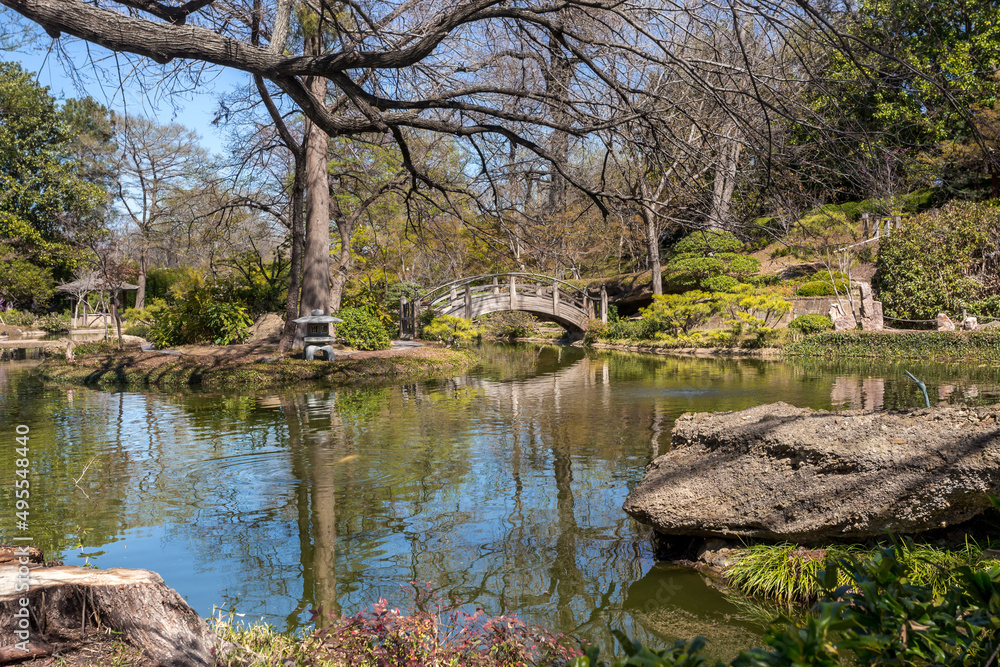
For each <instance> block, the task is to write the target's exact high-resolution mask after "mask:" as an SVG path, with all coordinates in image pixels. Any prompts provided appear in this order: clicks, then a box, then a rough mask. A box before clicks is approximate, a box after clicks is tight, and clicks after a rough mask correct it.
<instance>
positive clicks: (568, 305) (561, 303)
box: [399, 273, 608, 339]
mask: <svg viewBox="0 0 1000 667" xmlns="http://www.w3.org/2000/svg"><path fill="white" fill-rule="evenodd" d="M399 308H400V313H399V314H400V317H399V320H400V337H401V338H404V339H405V338H411V337H413V336H415V335H416V326H415V324H416V322H417V321H418V320H419V318H420V313H421V312H423V311H425V310H432V311H434V312H435V313H439V314H444V315H453V316H457V317H465V318H469V319H472V318H473V317H479V316H480V315H486V314H488V313H496V312H500V311H513V310H520V311H524V312H526V313H531V314H532V315H537V316H538V317H540V318H542V319H546V320H551V321H553V322H556V323H557V324H560V325H562V326H563V327H564V328H565V329H567V330H568V331H586V330H587V327H588V326H589V322H590V320H591V319H594V318H595V317H598V316H599V317H600V318H601V321H603V322H607V321H608V295H607V292H606V291H605V290H604V289H603V288H602V289H601V298H600V299H595V298H593V297H591V296H590V295H588V294H587V292H586V291H585V290H583V289H580V288H579V287H577V286H575V285H573V284H571V283H568V282H566V281H565V280H559V279H558V278H551V277H549V276H542V275H538V274H534V273H493V274H489V275H482V276H472V277H471V278H460V279H458V280H453V281H452V282H450V283H445V284H444V285H440V286H438V287H435V288H434V289H432V290H430V291H429V292H427V293H426V294H424V295H423V296H421V297H420V298H418V299H416V300H414V301H413V302H412V303H408V302H407V301H406V299H405V298H403V299H401V300H400V304H399ZM595 308H599V310H597V311H596V312H595Z"/></svg>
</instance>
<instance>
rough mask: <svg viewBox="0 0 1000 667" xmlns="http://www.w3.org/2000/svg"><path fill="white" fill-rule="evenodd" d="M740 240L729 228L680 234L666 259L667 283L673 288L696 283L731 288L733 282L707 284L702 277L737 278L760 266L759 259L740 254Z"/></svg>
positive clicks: (752, 271)
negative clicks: (682, 235)
mask: <svg viewBox="0 0 1000 667" xmlns="http://www.w3.org/2000/svg"><path fill="white" fill-rule="evenodd" d="M743 249H744V247H743V242H742V241H740V240H739V239H738V238H736V237H735V236H734V235H733V234H732V233H730V232H718V231H708V232H694V233H692V234H689V235H687V236H685V237H684V238H682V239H681V240H680V241H678V242H677V244H676V245H675V246H674V248H673V252H674V255H673V257H672V258H671V259H670V260H669V261H668V262H667V265H666V268H667V270H668V271H669V272H670V275H669V278H668V284H669V285H671V286H672V287H675V288H691V287H696V288H700V289H704V290H709V291H724V289H731V286H732V284H733V283H730V282H729V281H725V282H726V283H727V284H728V285H729V287H725V288H724V289H719V287H722V285H718V284H717V285H716V286H715V287H710V286H709V284H706V282H705V281H706V280H712V279H716V278H718V277H721V276H725V277H727V278H730V279H732V280H735V281H737V282H738V281H741V280H744V279H746V278H748V277H749V276H750V275H752V274H754V273H756V272H757V271H758V270H759V269H760V260H758V259H756V258H755V257H751V256H750V255H745V254H741V253H742V251H743Z"/></svg>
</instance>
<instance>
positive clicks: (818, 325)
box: [788, 315, 833, 334]
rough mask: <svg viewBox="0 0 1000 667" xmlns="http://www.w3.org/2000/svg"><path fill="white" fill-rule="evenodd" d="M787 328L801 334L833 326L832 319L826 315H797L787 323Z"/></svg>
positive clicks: (816, 331) (826, 329) (828, 328)
mask: <svg viewBox="0 0 1000 667" xmlns="http://www.w3.org/2000/svg"><path fill="white" fill-rule="evenodd" d="M788 328H789V329H792V330H793V331H798V332H799V333H801V334H813V333H819V332H820V331H829V330H830V329H832V328H833V321H832V320H830V317H829V316H828V315H799V316H798V317H796V318H795V319H794V320H792V321H791V322H789V323H788Z"/></svg>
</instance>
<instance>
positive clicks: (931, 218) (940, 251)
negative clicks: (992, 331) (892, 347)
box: [872, 200, 1000, 320]
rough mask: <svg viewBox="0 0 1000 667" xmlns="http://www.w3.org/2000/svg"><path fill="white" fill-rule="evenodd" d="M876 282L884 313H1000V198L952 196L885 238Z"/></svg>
mask: <svg viewBox="0 0 1000 667" xmlns="http://www.w3.org/2000/svg"><path fill="white" fill-rule="evenodd" d="M880 245H881V250H880V252H879V257H878V262H877V264H876V268H877V270H876V273H875V277H874V278H873V280H872V287H873V288H874V289H875V291H876V293H877V294H878V296H879V298H880V299H881V301H882V306H883V308H884V310H885V314H886V316H888V317H895V318H901V319H909V320H922V319H933V318H934V317H935V316H936V315H937V314H938V313H939V312H946V313H950V314H953V315H957V314H961V312H962V311H963V310H966V311H968V312H969V314H970V315H977V316H978V317H979V318H980V319H983V318H986V317H1000V201H997V200H994V201H993V202H987V203H968V202H961V203H960V202H952V203H950V204H948V205H946V206H945V207H944V208H942V209H940V210H937V211H930V212H927V213H923V214H920V215H917V216H914V217H911V218H907V219H906V221H905V222H904V224H903V228H902V229H901V230H899V231H897V232H894V233H893V234H892V235H891V236H890V237H889V238H888V239H885V240H883V241H882V242H881V244H880Z"/></svg>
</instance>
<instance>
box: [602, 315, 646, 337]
mask: <svg viewBox="0 0 1000 667" xmlns="http://www.w3.org/2000/svg"><path fill="white" fill-rule="evenodd" d="M658 330H659V328H658V326H657V324H656V323H655V322H653V321H652V320H648V319H638V320H618V321H617V322H609V323H608V325H607V326H606V327H605V328H604V333H603V334H602V336H601V340H607V341H617V340H650V339H651V338H653V336H654V335H656V332H657V331H658Z"/></svg>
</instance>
